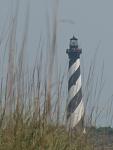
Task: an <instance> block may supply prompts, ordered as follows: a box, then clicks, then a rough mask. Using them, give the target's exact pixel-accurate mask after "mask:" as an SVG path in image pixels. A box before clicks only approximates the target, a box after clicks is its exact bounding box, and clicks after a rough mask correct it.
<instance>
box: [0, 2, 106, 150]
mask: <svg viewBox="0 0 113 150" xmlns="http://www.w3.org/2000/svg"><path fill="white" fill-rule="evenodd" d="M54 5H55V8H56V9H54V13H53V18H52V19H53V20H52V21H53V29H52V31H51V30H50V26H49V15H47V20H48V22H47V31H48V33H47V37H49V38H48V46H47V51H48V53H49V59H48V60H49V62H46V65H45V60H44V59H45V56H43V47H42V46H41V41H40V42H39V48H38V54H37V55H38V56H37V57H36V61H35V64H34V66H33V68H32V69H30V70H29V69H28V68H27V65H26V64H25V61H24V60H25V56H26V53H27V51H26V43H27V37H28V29H29V28H28V24H29V8H28V9H27V15H26V20H25V26H24V33H23V37H22V41H23V42H22V45H20V46H19V47H20V49H19V50H18V51H19V53H17V47H16V42H17V41H16V37H17V32H16V31H17V24H18V11H19V10H18V4H17V9H16V12H15V15H14V16H12V17H11V20H10V23H9V24H10V26H9V28H8V32H7V36H5V44H3V45H4V49H6V51H5V52H4V53H7V60H6V62H7V63H5V64H6V66H5V65H4V63H1V64H0V68H1V70H2V71H3V70H5V71H3V72H1V76H0V150H96V149H97V148H96V147H95V140H94V139H93V136H94V135H95V134H94V133H96V131H95V132H92V130H90V128H91V126H92V114H93V111H94V107H93V108H92V111H91V113H90V115H89V120H88V125H89V124H90V128H89V127H88V128H87V134H83V133H77V132H76V131H75V130H73V131H72V132H71V133H69V132H68V131H67V130H66V127H65V118H66V117H65V114H66V112H65V110H66V109H64V112H63V115H62V113H61V112H62V108H63V107H64V104H63V103H62V101H66V99H65V100H64V98H63V97H62V89H63V79H64V75H63V76H62V77H61V76H59V77H58V78H57V79H56V80H57V83H56V84H55V85H52V84H53V79H52V76H53V71H54V70H53V68H54V65H55V64H54V59H55V53H56V50H57V23H58V22H57V21H58V18H57V17H58V16H57V14H58V12H57V11H58V8H57V7H58V1H57V0H56V1H55V4H54ZM2 36H3V35H1V39H3V38H2ZM3 42H4V41H3ZM0 48H1V49H2V42H1V45H0ZM39 51H40V52H39ZM5 55H6V54H5ZM3 61H4V60H3ZM91 66H92V68H90V69H89V76H88V80H87V83H86V87H85V90H86V91H87V92H86V93H87V94H86V95H87V96H86V108H87V103H88V101H89V99H90V98H89V95H90V94H91V88H92V84H93V83H92V82H90V81H93V76H94V67H95V65H94V61H93V65H91ZM3 68H5V69H3ZM43 70H45V75H43ZM46 71H47V73H46ZM101 78H102V76H101ZM89 85H90V86H89ZM100 89H101V90H102V86H100ZM94 92H96V91H95V90H94ZM99 92H100V91H99ZM97 95H98V94H97ZM98 97H99V96H98ZM65 107H66V106H65ZM95 109H97V108H95ZM96 113H97V116H98V115H100V111H96ZM93 131H94V130H93ZM104 136H105V135H104ZM94 137H95V136H94Z"/></svg>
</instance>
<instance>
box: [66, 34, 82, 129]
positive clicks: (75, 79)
mask: <svg viewBox="0 0 113 150" xmlns="http://www.w3.org/2000/svg"><path fill="white" fill-rule="evenodd" d="M66 53H67V54H68V56H69V81H68V105H67V127H68V128H69V129H73V128H74V127H76V126H77V125H78V124H79V123H80V122H81V120H83V116H84V105H83V101H82V84H81V73H80V54H81V53H82V50H81V49H80V48H78V39H77V38H75V37H74V36H73V38H72V39H70V46H69V49H67V51H66Z"/></svg>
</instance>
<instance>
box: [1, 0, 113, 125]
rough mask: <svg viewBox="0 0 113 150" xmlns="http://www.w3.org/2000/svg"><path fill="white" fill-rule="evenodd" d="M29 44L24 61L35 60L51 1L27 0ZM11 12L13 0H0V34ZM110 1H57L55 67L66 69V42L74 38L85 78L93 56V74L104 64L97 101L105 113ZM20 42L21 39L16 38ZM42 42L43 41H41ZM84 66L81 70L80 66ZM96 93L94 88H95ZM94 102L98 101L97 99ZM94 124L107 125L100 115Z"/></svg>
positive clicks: (111, 45) (111, 51)
mask: <svg viewBox="0 0 113 150" xmlns="http://www.w3.org/2000/svg"><path fill="white" fill-rule="evenodd" d="M29 2H30V7H29V10H30V11H29V12H30V13H29V42H28V60H29V63H31V62H32V61H33V60H34V58H35V53H36V49H37V47H38V43H39V39H40V35H43V36H44V37H46V36H45V35H46V33H47V31H46V30H47V27H46V23H47V22H46V21H47V15H46V13H47V11H46V10H48V11H49V15H50V20H51V16H52V12H53V0H29ZM27 3H28V0H24V1H23V0H20V7H19V19H18V30H19V32H18V35H19V37H21V34H22V31H23V25H24V23H23V22H24V20H25V14H26V8H27ZM14 10H15V1H14V0H0V33H1V31H2V30H3V28H4V26H5V27H6V28H7V26H8V25H7V22H8V20H9V16H10V14H11V13H13V11H14ZM112 14H113V1H112V0H94V1H93V0H85V1H83V0H60V1H59V9H58V36H57V38H58V46H57V51H58V65H59V67H61V70H64V68H65V67H66V66H67V68H66V69H68V57H67V55H66V49H67V48H68V47H69V39H70V38H71V37H72V36H73V35H75V36H76V37H77V38H78V42H79V46H80V47H81V48H82V55H81V62H82V66H81V68H84V72H85V73H84V74H85V77H84V78H85V79H86V76H87V74H88V71H89V66H90V64H91V61H92V60H93V58H94V55H95V53H96V67H95V69H96V73H95V76H96V75H97V76H98V75H99V74H100V75H101V73H102V65H103V63H104V75H103V82H104V88H103V92H102V96H101V100H100V104H99V106H100V108H101V109H103V107H104V109H105V110H106V109H107V108H106V107H105V106H107V105H106V104H108V102H109V98H110V96H111V95H112V94H113V69H112V64H113V19H112ZM20 41H21V38H20ZM43 42H44V43H45V39H43ZM83 66H84V67H83ZM97 90H98V89H97ZM97 103H98V100H97ZM112 108H113V106H112ZM98 124H102V125H105V124H107V125H108V124H109V123H108V122H106V120H105V117H104V116H103V118H102V120H101V121H100V122H99V123H98Z"/></svg>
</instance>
